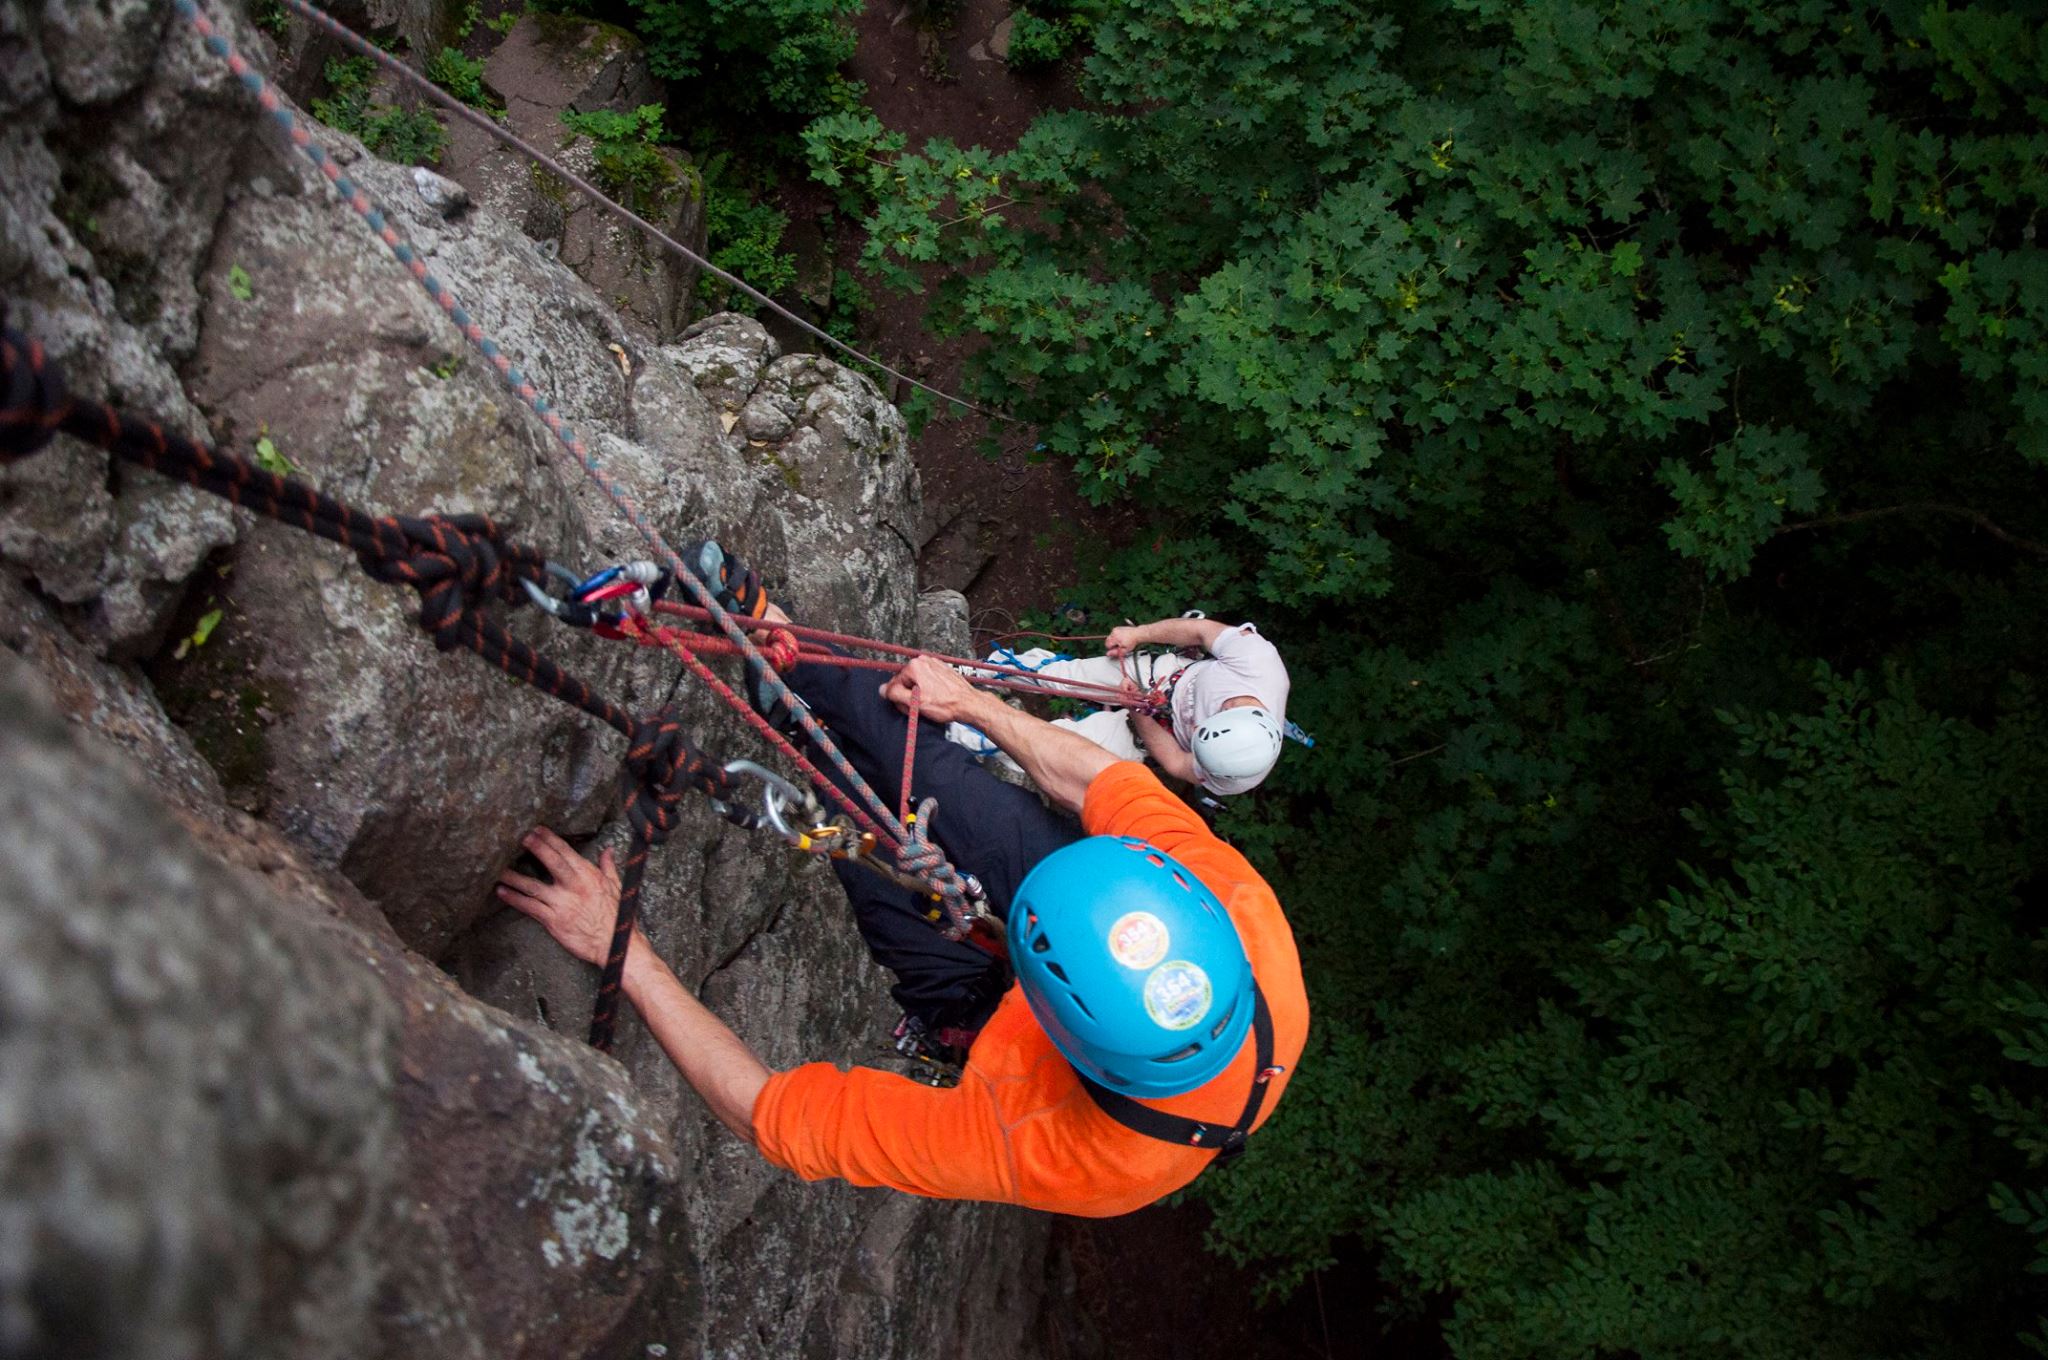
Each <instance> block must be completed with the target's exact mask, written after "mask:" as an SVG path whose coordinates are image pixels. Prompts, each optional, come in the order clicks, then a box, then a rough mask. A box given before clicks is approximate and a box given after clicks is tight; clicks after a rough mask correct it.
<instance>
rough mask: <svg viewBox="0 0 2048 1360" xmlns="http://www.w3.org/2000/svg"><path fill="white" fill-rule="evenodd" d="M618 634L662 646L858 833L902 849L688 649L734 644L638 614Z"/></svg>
mask: <svg viewBox="0 0 2048 1360" xmlns="http://www.w3.org/2000/svg"><path fill="white" fill-rule="evenodd" d="M619 632H620V634H621V635H622V636H624V637H626V638H629V639H631V640H632V641H634V642H637V643H639V644H640V645H641V646H643V647H663V648H666V649H667V650H668V651H669V652H671V653H673V654H674V656H675V657H676V659H677V660H679V661H681V662H682V663H683V665H685V666H687V667H688V668H689V670H690V673H691V674H692V675H694V676H696V677H697V678H698V679H700V680H702V681H703V682H704V683H705V684H706V685H709V686H710V687H711V690H712V692H713V693H714V694H716V695H718V696H719V697H720V698H722V699H724V700H725V702H726V703H727V704H728V705H729V706H730V707H731V708H732V710H733V711H734V712H735V713H737V714H739V715H740V716H741V717H742V718H744V719H746V721H747V725H748V726H750V727H752V728H753V729H754V730H755V731H756V732H759V733H760V734H761V735H762V736H763V737H765V738H767V740H768V742H769V744H770V745H772V746H774V747H775V749H776V750H778V751H780V752H782V754H784V755H786V756H788V757H789V759H790V761H791V762H792V763H793V764H794V765H795V766H796V767H797V768H798V769H799V770H802V771H803V772H804V775H805V777H806V778H808V779H809V780H810V781H811V783H812V784H813V785H815V786H816V787H818V788H820V789H822V790H824V792H825V793H826V794H828V795H829V796H830V797H831V798H832V799H833V801H834V802H836V803H838V804H839V806H840V807H842V808H844V809H846V811H847V813H848V814H849V815H851V816H852V818H853V820H854V823H855V824H856V825H857V826H859V827H860V829H861V830H863V831H865V832H867V833H868V834H869V835H871V836H873V837H874V838H875V842H876V844H878V845H883V846H886V847H888V849H889V850H890V851H892V852H894V851H896V850H898V849H900V848H901V847H902V842H901V841H899V840H897V838H896V837H895V836H894V835H892V834H890V832H889V831H887V830H886V829H885V828H883V827H882V826H881V825H880V823H878V822H877V821H876V820H875V819H874V818H873V817H871V816H869V815H868V814H867V812H866V811H865V810H864V809H862V807H861V806H860V805H859V804H858V803H856V802H855V801H854V800H853V799H852V798H851V797H850V796H848V794H847V793H846V791H845V790H844V789H841V788H840V787H839V786H838V785H837V784H835V783H833V782H832V781H831V780H829V779H827V778H826V777H825V773H824V771H822V770H820V769H819V768H818V767H817V766H816V765H814V764H812V763H811V761H810V759H809V758H808V757H806V756H805V755H804V753H803V752H802V751H799V750H798V749H797V748H796V744H795V743H794V742H792V741H791V740H790V739H789V738H788V737H786V736H784V735H783V734H782V733H781V732H779V731H777V730H776V728H775V725H774V724H773V723H771V722H769V721H768V720H767V719H766V718H764V717H762V716H761V715H760V714H759V713H756V712H755V711H754V706H753V705H752V704H749V703H748V702H747V701H746V700H745V699H743V698H741V697H740V696H739V695H738V694H737V693H735V692H734V691H733V688H732V686H730V685H728V684H726V683H725V681H723V680H721V679H719V677H718V674H717V673H716V672H715V671H713V670H712V669H711V668H710V667H709V666H707V665H705V664H704V663H703V662H702V661H701V660H699V659H698V657H697V655H696V653H695V652H693V651H692V650H691V648H692V646H693V645H695V646H702V645H703V644H705V643H712V642H715V643H719V644H721V645H723V646H725V647H731V648H733V650H734V651H737V650H738V649H737V647H734V644H733V643H731V642H730V641H728V640H726V639H724V638H706V637H701V636H699V635H698V634H695V633H690V632H686V631H685V630H683V629H680V628H649V627H647V626H646V625H645V624H644V623H642V622H641V620H640V618H639V617H638V616H637V615H633V614H627V615H625V616H624V617H623V618H622V619H621V620H620V621H619ZM686 637H687V638H689V639H691V641H690V642H688V643H686V642H684V641H683V639H684V638H686ZM794 641H795V639H793V638H792V639H791V642H792V643H794ZM705 650H707V651H713V650H715V649H714V648H709V647H706V648H705Z"/></svg>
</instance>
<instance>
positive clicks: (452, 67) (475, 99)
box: [427, 47, 501, 116]
mask: <svg viewBox="0 0 2048 1360" xmlns="http://www.w3.org/2000/svg"><path fill="white" fill-rule="evenodd" d="M427 79H428V80H431V81H433V82H434V83H435V84H436V85H439V86H440V87H441V88H442V89H444V90H446V91H447V92H448V93H450V94H452V95H454V96H455V97H456V98H457V99H460V100H461V101H462V102H463V103H465V104H467V105H469V106H470V107H471V108H473V109H481V110H483V111H484V112H485V113H488V114H492V115H493V116H495V115H497V114H498V113H499V112H501V110H500V109H499V108H498V106H497V102H496V101H495V100H493V99H492V98H491V95H490V91H488V90H486V89H485V88H484V64H483V61H482V60H481V59H480V58H476V57H465V56H463V55H462V53H460V52H458V51H456V50H455V49H454V48H452V47H444V48H442V49H441V50H440V51H439V52H436V53H435V54H434V55H433V56H432V57H429V58H428V59H427Z"/></svg>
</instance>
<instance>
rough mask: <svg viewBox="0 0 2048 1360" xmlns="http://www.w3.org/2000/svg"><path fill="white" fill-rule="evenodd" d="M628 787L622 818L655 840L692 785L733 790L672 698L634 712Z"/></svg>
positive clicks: (715, 792) (672, 821) (646, 840)
mask: <svg viewBox="0 0 2048 1360" xmlns="http://www.w3.org/2000/svg"><path fill="white" fill-rule="evenodd" d="M625 779H626V783H627V787H628V789H629V795H628V801H627V803H626V821H627V823H628V824H629V825H630V826H631V827H632V828H633V835H634V837H635V838H636V839H638V840H639V841H641V842H642V843H643V844H646V845H650V846H653V845H659V844H661V843H662V842H663V841H664V840H666V839H668V834H669V833H670V832H671V831H673V830H675V825H676V818H677V815H678V813H679V810H680V808H681V804H682V801H683V794H684V792H685V791H687V790H688V789H691V788H695V789H697V790H699V791H700V792H702V793H705V794H707V795H709V796H710V797H713V798H721V799H722V798H729V797H731V796H732V792H733V789H732V783H733V781H732V779H731V778H730V777H729V776H728V775H727V774H726V773H725V771H724V770H722V769H720V768H719V767H718V766H716V765H714V764H712V763H711V762H710V761H709V760H707V759H705V756H704V753H703V752H702V751H700V750H698V749H697V745H696V743H695V742H693V741H691V740H690V738H689V734H688V733H686V732H685V731H684V730H683V723H682V719H681V717H680V716H679V715H678V713H677V711H676V708H675V706H674V705H672V704H664V705H662V706H661V707H660V708H658V709H656V710H654V712H652V713H648V714H645V715H643V716H641V717H639V718H636V719H635V720H634V722H633V736H632V740H631V742H630V743H629V744H628V745H627V747H626V761H625Z"/></svg>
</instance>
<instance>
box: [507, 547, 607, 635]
mask: <svg viewBox="0 0 2048 1360" xmlns="http://www.w3.org/2000/svg"><path fill="white" fill-rule="evenodd" d="M546 571H547V574H548V575H549V576H552V577H553V578H554V579H555V580H557V581H560V582H561V583H562V584H563V585H565V586H566V587H568V590H569V598H568V599H566V600H558V599H556V598H555V597H554V596H552V595H550V594H548V592H547V590H546V589H545V588H544V587H542V586H540V585H537V584H535V583H534V582H532V581H529V580H527V579H526V578H525V577H523V576H522V577H520V578H519V584H520V585H521V586H522V587H523V588H524V589H525V591H526V598H527V599H529V600H531V601H533V603H534V606H535V607H536V608H538V609H541V610H543V611H544V612H546V613H547V614H548V615H549V616H550V617H552V618H555V619H559V620H560V621H561V622H563V623H566V624H568V625H569V626H570V627H571V628H588V627H590V626H591V625H592V624H593V623H596V622H597V619H598V614H597V611H596V610H594V609H592V608H591V607H590V606H589V605H586V604H584V603H583V602H582V601H581V600H578V599H577V598H576V597H575V596H576V590H577V587H578V586H580V585H581V584H582V581H581V579H580V578H579V577H578V576H577V575H576V573H575V572H573V571H570V570H569V569H568V568H567V567H565V566H563V565H562V564H561V563H559V562H549V563H547V564H546Z"/></svg>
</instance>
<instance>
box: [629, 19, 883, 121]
mask: <svg viewBox="0 0 2048 1360" xmlns="http://www.w3.org/2000/svg"><path fill="white" fill-rule="evenodd" d="M626 6H627V8H628V10H629V12H630V22H631V24H632V27H633V28H634V30H635V31H636V32H637V33H639V35H640V36H641V38H642V39H643V40H644V41H645V42H646V44H647V62H648V65H649V67H650V68H652V70H653V71H654V73H655V74H656V75H658V76H660V77H661V78H662V79H664V80H671V81H677V82H687V83H688V85H689V86H690V87H691V88H693V89H694V90H695V91H696V96H697V97H696V98H694V99H693V100H692V101H691V102H692V103H696V104H702V105H703V106H704V107H706V108H707V109H716V110H718V111H719V112H720V113H721V114H722V115H724V116H726V117H730V116H731V115H732V114H733V113H745V112H748V111H752V110H757V109H761V108H767V109H771V110H776V111H779V112H784V113H798V114H805V113H817V112H822V111H823V110H825V109H827V108H829V107H830V106H831V104H832V103H833V101H834V99H835V98H836V97H838V94H839V90H840V87H841V84H842V82H841V81H840V80H839V77H838V75H837V70H838V67H839V66H840V64H841V63H842V62H844V61H845V60H846V59H847V58H849V57H851V56H852V55H853V30H852V29H851V28H850V27H848V26H847V24H846V23H845V19H846V17H847V16H849V15H854V14H858V13H860V9H861V0H626Z"/></svg>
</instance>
